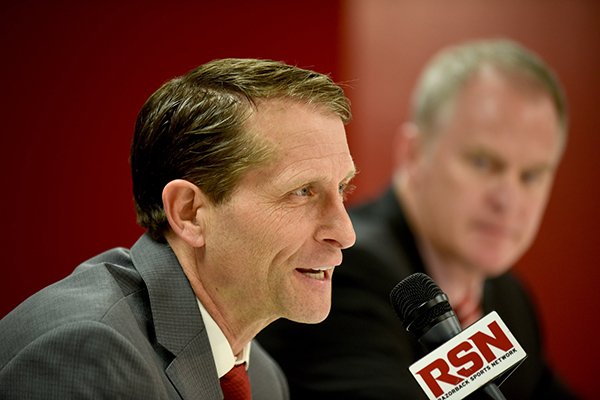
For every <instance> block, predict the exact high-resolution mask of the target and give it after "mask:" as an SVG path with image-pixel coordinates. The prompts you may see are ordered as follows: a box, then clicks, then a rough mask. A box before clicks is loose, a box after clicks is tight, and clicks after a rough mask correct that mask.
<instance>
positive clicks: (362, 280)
mask: <svg viewBox="0 0 600 400" xmlns="http://www.w3.org/2000/svg"><path fill="white" fill-rule="evenodd" d="M350 215H351V218H352V220H353V224H354V228H355V230H356V234H357V241H356V245H355V246H354V247H352V248H350V249H348V250H346V251H345V252H344V261H343V264H342V265H341V266H339V267H338V268H336V270H335V273H334V275H333V300H332V301H333V302H332V310H331V313H330V315H329V316H328V317H327V319H326V320H325V321H324V322H323V323H321V324H317V325H305V326H301V325H298V324H293V323H291V322H289V321H277V322H275V323H274V324H272V325H271V326H270V327H268V328H267V329H266V330H264V331H263V332H262V333H261V334H260V335H259V336H258V340H259V341H260V342H261V343H262V344H263V345H264V346H265V348H266V349H267V350H268V351H269V353H270V354H271V355H272V356H273V357H274V358H275V359H276V360H277V361H278V362H279V364H280V365H281V367H282V368H283V370H284V372H285V373H286V375H287V378H288V382H289V385H290V394H291V398H292V399H311V400H312V399H344V400H351V399H381V400H387V399H421V398H423V399H425V398H426V397H425V395H424V393H423V392H422V390H421V389H420V387H419V386H418V384H417V382H416V380H415V379H414V378H413V377H412V376H411V375H410V372H409V370H408V367H409V365H411V364H412V363H413V362H415V361H416V360H417V359H419V358H421V357H422V356H423V355H425V352H424V351H423V350H422V348H421V347H420V345H419V344H418V342H417V341H416V340H415V339H413V338H412V337H410V336H409V335H408V334H407V333H406V332H405V330H404V328H403V326H402V324H401V322H400V320H399V319H398V318H397V316H396V315H395V312H394V311H393V309H392V307H391V305H390V301H389V293H390V291H391V289H392V288H393V287H394V286H395V285H396V284H397V283H398V282H399V281H400V280H402V279H404V278H405V277H406V276H408V275H410V274H412V273H414V272H424V268H423V262H422V260H421V257H420V255H419V253H418V251H417V247H416V245H415V240H414V238H413V235H412V233H411V231H410V229H409V227H408V225H407V224H406V221H405V218H404V216H403V213H402V210H401V208H400V206H399V204H398V202H397V200H396V198H395V196H394V194H393V193H392V192H391V191H388V192H387V193H386V194H385V195H384V196H383V197H382V198H380V199H378V200H377V201H375V202H373V203H370V204H367V205H365V206H362V207H359V208H356V209H354V210H351V212H350ZM483 307H484V311H485V312H486V313H487V312H490V311H492V310H496V311H497V312H498V314H499V315H500V317H501V318H502V320H503V321H504V322H505V323H506V325H507V326H508V327H509V329H510V330H511V332H512V333H513V334H514V335H515V337H516V338H517V340H518V341H519V343H520V344H521V346H523V348H524V349H525V351H526V352H527V353H528V358H527V359H526V361H525V362H524V363H523V364H522V365H521V366H520V367H519V368H518V369H517V370H516V372H514V374H513V375H511V376H510V377H509V378H508V379H507V380H506V381H505V383H504V384H502V385H501V390H502V391H503V393H504V394H505V396H506V398H507V399H533V398H535V399H542V398H543V399H553V398H554V399H559V398H570V395H568V394H567V393H566V392H565V391H564V390H563V389H562V388H561V386H560V384H558V382H557V381H556V380H555V379H554V378H553V376H552V375H551V373H550V371H549V369H548V368H547V366H546V364H545V362H544V359H543V354H542V349H541V345H540V332H539V327H538V324H537V320H536V316H535V311H534V309H533V306H532V304H531V302H530V300H529V298H528V296H527V294H526V293H525V291H524V290H523V288H522V286H521V285H520V284H519V282H518V281H517V280H516V279H515V278H514V277H513V276H512V275H511V274H506V275H503V276H501V277H499V278H497V279H493V280H489V281H487V282H486V284H485V289H484V304H483Z"/></svg>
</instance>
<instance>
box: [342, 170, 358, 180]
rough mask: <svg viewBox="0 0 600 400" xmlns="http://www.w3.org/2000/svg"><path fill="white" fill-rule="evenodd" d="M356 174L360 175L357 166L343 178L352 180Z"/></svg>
mask: <svg viewBox="0 0 600 400" xmlns="http://www.w3.org/2000/svg"><path fill="white" fill-rule="evenodd" d="M356 175H358V170H357V169H356V167H354V168H352V170H350V172H348V174H347V175H346V177H345V178H344V179H343V180H344V181H351V180H352V179H354V178H355V177H356Z"/></svg>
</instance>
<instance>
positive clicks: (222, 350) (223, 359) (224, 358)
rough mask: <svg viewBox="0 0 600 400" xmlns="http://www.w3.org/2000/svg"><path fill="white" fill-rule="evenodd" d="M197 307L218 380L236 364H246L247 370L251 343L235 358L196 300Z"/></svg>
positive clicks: (224, 338) (213, 321)
mask: <svg viewBox="0 0 600 400" xmlns="http://www.w3.org/2000/svg"><path fill="white" fill-rule="evenodd" d="M198 307H199V308H200V313H201V314H202V320H203V321H204V326H205V328H206V333H207V334H208V341H209V342H210V348H211V350H212V354H213V358H214V360H215V366H216V367H217V374H218V375H219V378H221V377H222V376H223V375H225V374H226V373H227V372H229V371H230V370H231V369H232V368H233V367H234V366H235V365H238V364H242V363H246V369H248V365H249V364H250V346H251V345H252V342H248V344H247V345H246V346H244V348H243V349H242V353H241V354H240V356H239V357H237V358H236V357H235V355H234V354H233V350H232V349H231V345H230V344H229V342H228V341H227V338H226V337H225V334H224V333H223V331H222V330H221V328H219V325H217V323H216V322H215V320H214V319H213V318H212V317H211V316H210V314H209V313H208V311H206V309H205V308H204V306H203V305H202V303H201V302H200V300H198Z"/></svg>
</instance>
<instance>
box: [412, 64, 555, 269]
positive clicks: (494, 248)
mask: <svg viewBox="0 0 600 400" xmlns="http://www.w3.org/2000/svg"><path fill="white" fill-rule="evenodd" d="M436 135H437V136H436V137H435V139H434V140H433V141H432V142H431V143H429V145H426V146H424V148H423V149H422V151H421V154H420V156H419V159H418V162H417V163H416V167H415V169H414V174H413V175H414V178H415V180H414V182H416V185H413V186H414V187H413V190H415V191H416V194H415V199H416V201H415V202H416V207H417V208H418V209H419V210H418V215H419V217H418V218H419V219H420V223H419V225H420V230H421V231H422V232H421V233H422V234H423V235H425V237H427V238H428V239H429V243H430V245H432V247H433V249H434V251H436V253H437V254H438V255H439V256H441V259H442V260H444V261H446V262H450V263H457V264H458V265H464V266H467V268H471V269H475V270H477V271H478V272H480V273H483V274H485V275H486V276H496V275H498V274H500V273H502V272H504V271H506V270H507V269H508V268H510V266H511V265H512V264H513V263H514V262H515V261H516V260H517V259H518V258H519V257H520V256H521V255H522V254H523V253H524V252H525V251H526V250H527V248H528V247H529V246H530V244H531V243H532V241H533V239H534V237H535V235H536V233H537V230H538V227H539V225H540V221H541V218H542V214H543V211H544V209H545V206H546V203H547V200H548V195H549V192H550V189H551V186H552V181H553V178H554V172H555V168H556V167H557V165H558V163H559V159H560V156H561V153H562V136H561V132H560V130H559V123H558V117H557V113H556V111H555V109H554V107H553V104H552V101H551V99H550V97H549V96H548V95H546V94H544V93H542V92H540V91H539V90H536V89H535V88H533V87H521V88H518V87H517V86H515V84H514V83H513V84H510V83H508V80H507V79H506V78H504V77H503V76H502V75H500V74H499V73H497V72H495V71H493V70H491V69H488V70H483V71H481V73H480V74H478V75H477V76H476V77H474V78H472V79H471V80H470V81H469V82H468V83H467V86H466V87H465V88H464V90H463V91H462V92H461V94H460V95H459V97H458V98H457V100H456V101H455V103H454V105H453V108H450V112H449V113H448V116H447V118H446V120H445V121H441V125H440V128H439V131H438V132H437V133H436Z"/></svg>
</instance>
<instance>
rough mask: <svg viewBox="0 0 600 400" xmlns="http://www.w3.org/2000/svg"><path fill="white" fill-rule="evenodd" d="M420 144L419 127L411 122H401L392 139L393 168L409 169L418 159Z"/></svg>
mask: <svg viewBox="0 0 600 400" xmlns="http://www.w3.org/2000/svg"><path fill="white" fill-rule="evenodd" d="M420 146H421V137H420V135H419V128H418V127H417V126H416V125H415V124H414V123H412V122H406V123H404V124H402V125H401V126H400V127H399V128H398V130H397V131H396V134H395V135H394V138H393V141H392V147H393V157H394V160H393V161H394V168H395V169H396V170H409V169H410V168H411V166H413V165H414V164H415V163H416V162H417V161H418V158H419V154H420Z"/></svg>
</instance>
